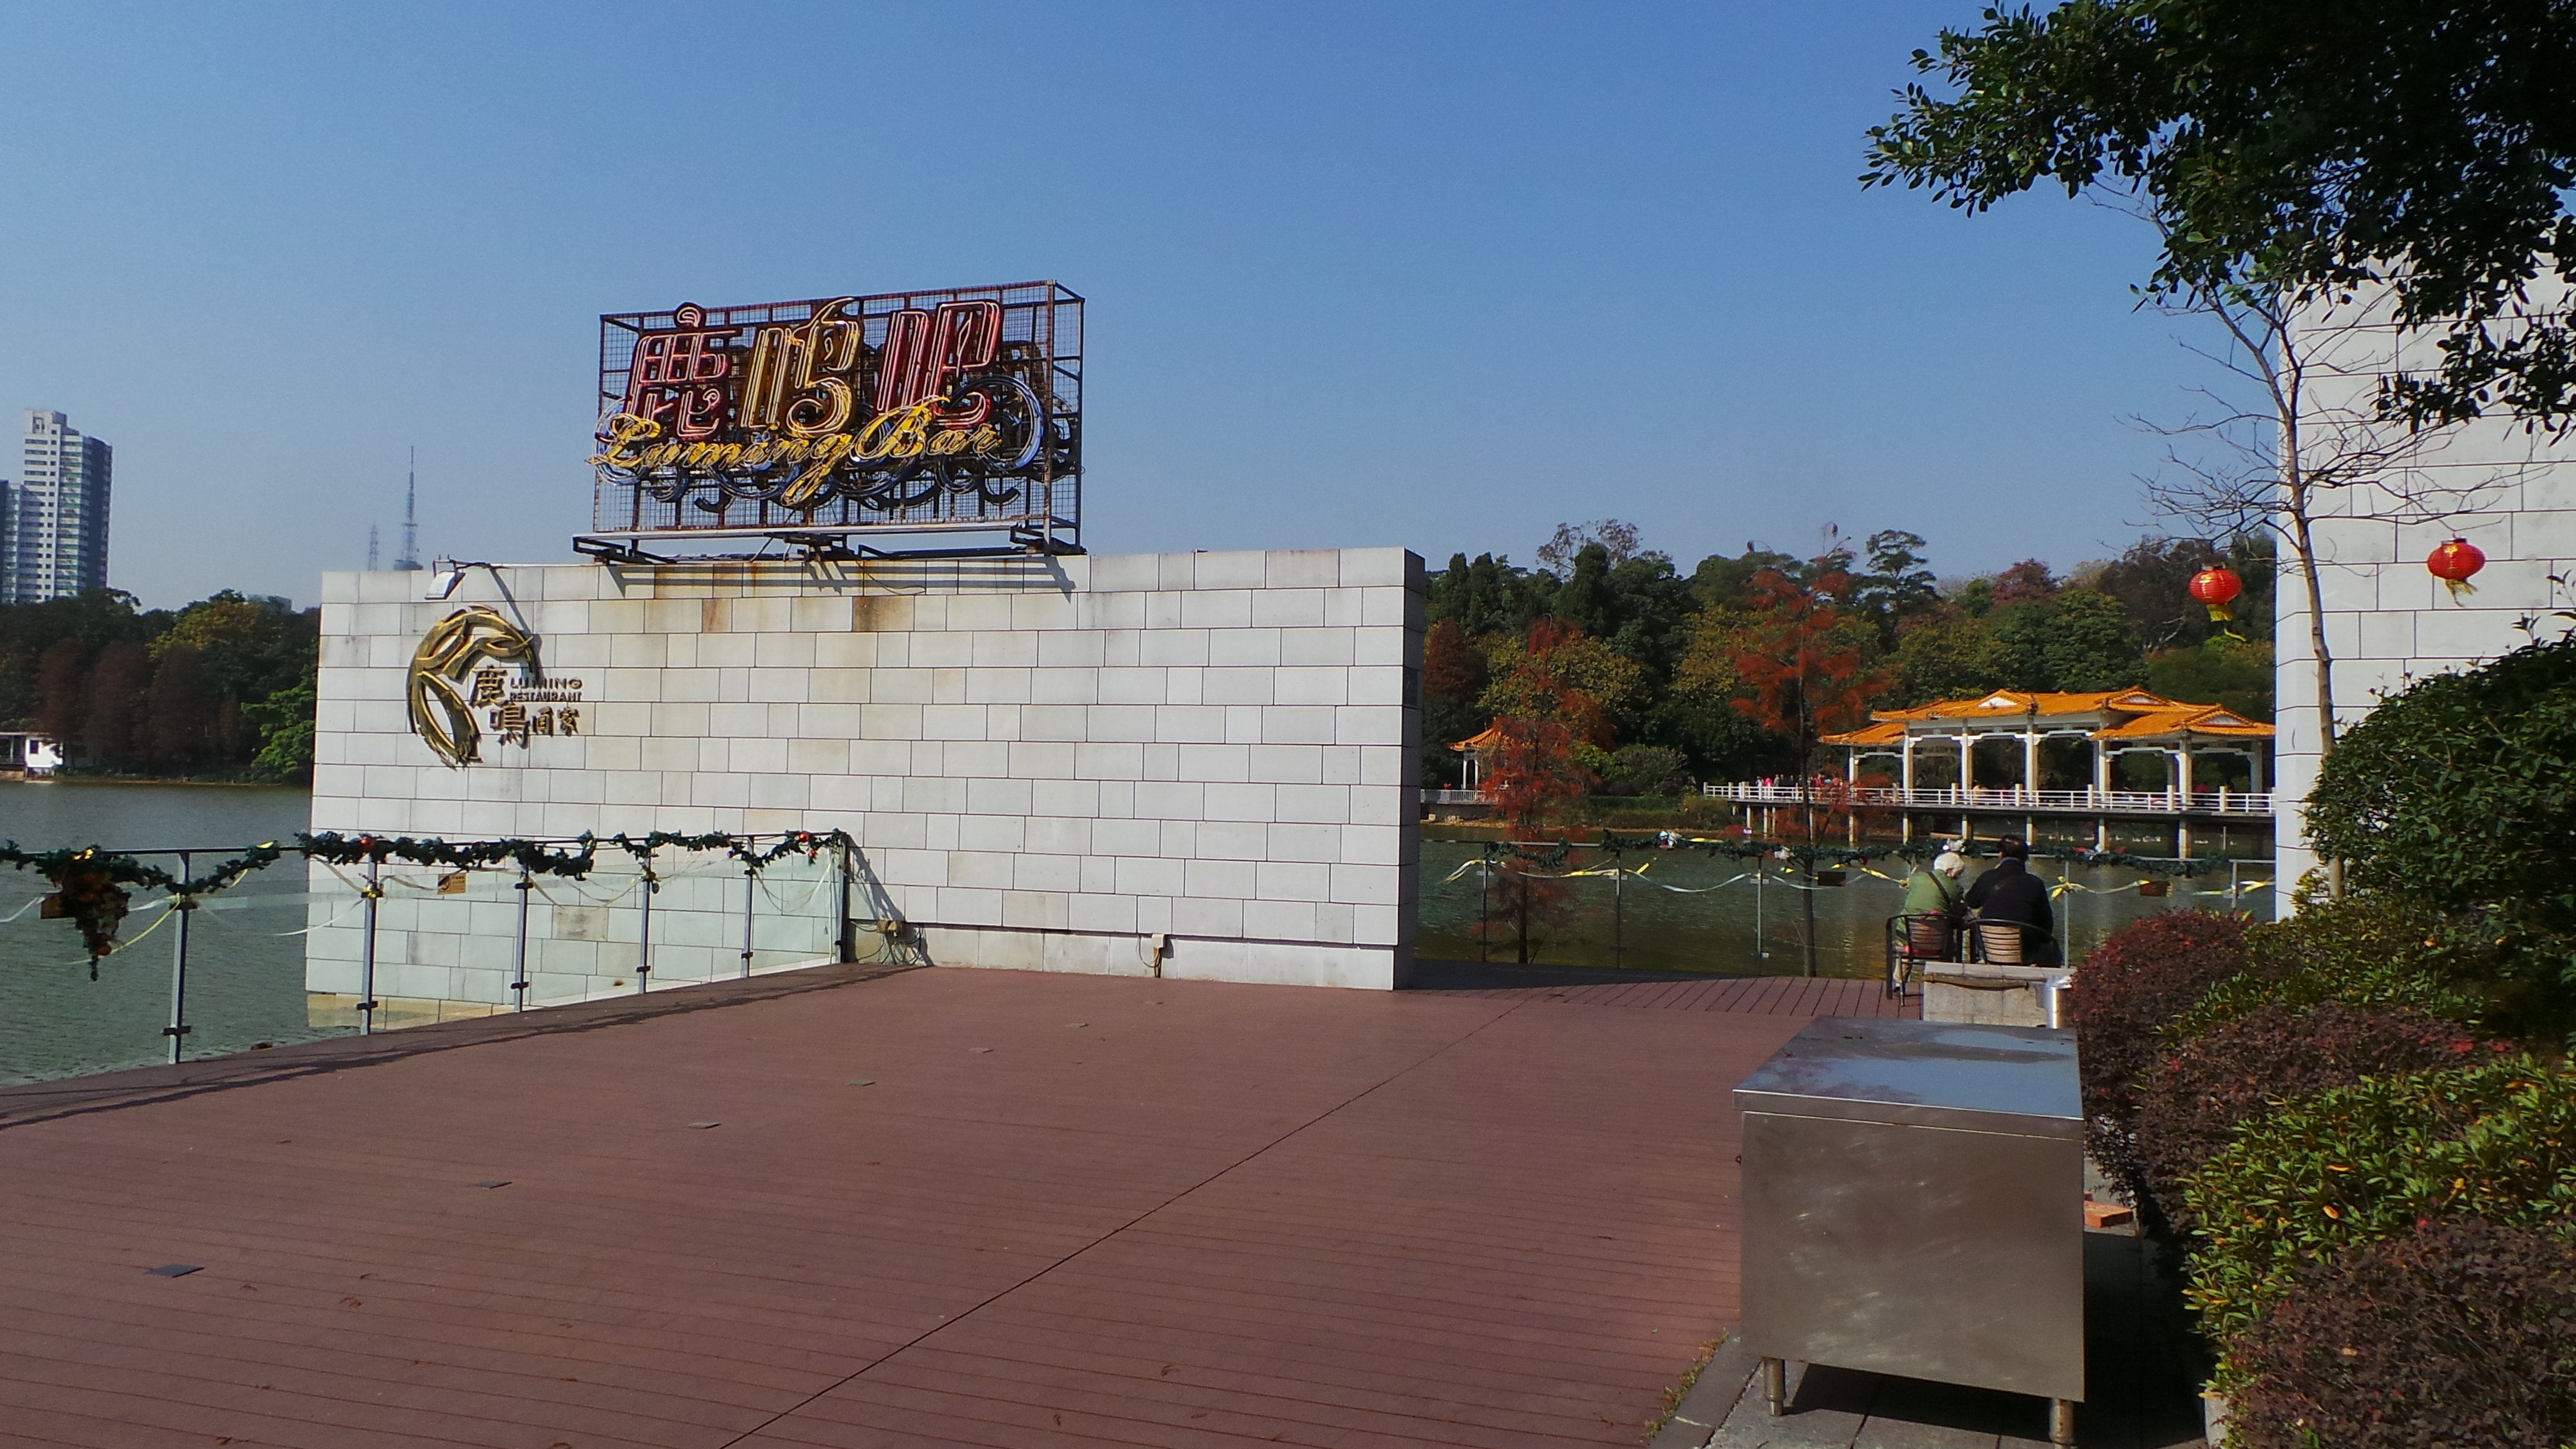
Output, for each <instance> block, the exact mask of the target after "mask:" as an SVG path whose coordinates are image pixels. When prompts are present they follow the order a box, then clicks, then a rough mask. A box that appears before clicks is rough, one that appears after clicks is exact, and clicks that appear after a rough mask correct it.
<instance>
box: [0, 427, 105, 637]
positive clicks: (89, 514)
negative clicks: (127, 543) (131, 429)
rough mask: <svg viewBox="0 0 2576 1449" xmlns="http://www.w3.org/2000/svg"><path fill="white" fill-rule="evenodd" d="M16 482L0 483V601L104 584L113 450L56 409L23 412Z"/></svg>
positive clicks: (27, 601)
mask: <svg viewBox="0 0 2576 1449" xmlns="http://www.w3.org/2000/svg"><path fill="white" fill-rule="evenodd" d="M21 441H22V442H23V444H24V454H23V458H24V462H23V465H22V468H21V471H20V474H19V478H18V481H17V482H16V483H14V484H11V483H5V482H0V603H6V604H33V603H40V602H42V601H44V600H46V599H58V598H62V597H65V596H67V595H71V594H77V593H79V592H81V591H82V590H84V589H103V588H106V587H107V492H108V480H109V478H110V476H111V474H112V473H113V471H114V459H115V450H114V449H112V448H110V447H109V446H108V445H107V444H105V443H103V442H101V441H99V440H98V439H96V438H87V437H83V436H81V434H80V432H79V431H78V430H76V429H75V428H73V427H72V425H71V422H70V420H69V419H67V418H65V417H64V416H63V415H62V414H61V413H57V412H47V411H45V410H44V409H42V408H37V409H34V410H31V411H30V412H29V413H28V414H27V427H26V431H25V433H24V434H23V435H22V439H21Z"/></svg>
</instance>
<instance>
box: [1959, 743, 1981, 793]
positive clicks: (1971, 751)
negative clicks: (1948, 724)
mask: <svg viewBox="0 0 2576 1449" xmlns="http://www.w3.org/2000/svg"><path fill="white" fill-rule="evenodd" d="M1976 783H1977V737H1976V736H1975V735H1972V734H1969V733H1968V732H1967V731H1965V730H1962V731H1960V732H1959V798H1960V799H1962V800H1965V799H1966V798H1968V791H1969V790H1971V789H1973V788H1975V786H1976Z"/></svg>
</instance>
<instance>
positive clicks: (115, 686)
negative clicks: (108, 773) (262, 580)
mask: <svg viewBox="0 0 2576 1449" xmlns="http://www.w3.org/2000/svg"><path fill="white" fill-rule="evenodd" d="M320 617H321V616H320V613H319V611H317V610H311V609H307V610H304V611H301V612H298V611H297V610H296V609H295V608H294V606H293V605H291V604H289V603H288V602H287V601H286V600H284V599H277V598H257V597H250V596H246V595H243V594H239V593H236V592H233V591H231V590H225V591H224V592H222V593H218V594H216V595H214V596H213V597H211V598H207V599H202V600H200V601H198V602H197V603H194V604H190V605H189V606H188V607H186V608H185V609H181V610H179V611H177V612H176V613H172V612H169V611H166V610H144V609H142V608H140V607H138V606H137V604H136V601H135V599H134V596H133V595H131V594H125V593H120V592H117V591H114V590H104V589H103V590H94V591H92V592H90V593H86V594H82V595H79V596H77V597H74V598H63V599H50V600H47V601H46V602H44V603H40V604H15V605H5V606H0V725H5V726H9V727H14V728H32V729H36V730H41V731H43V732H45V733H47V734H50V735H53V736H54V737H56V738H57V739H61V740H65V741H67V742H72V743H74V744H76V745H77V746H78V747H79V748H80V751H81V753H80V754H79V756H78V757H77V759H78V763H79V764H80V766H81V767H83V768H93V769H107V770H117V771H126V772H133V773H149V774H160V775H208V776H217V777H231V776H240V775H244V774H249V775H254V776H256V777H259V778H269V779H303V778H306V777H308V776H309V774H310V769H311V766H310V760H311V755H312V723H311V721H312V704H311V699H312V688H313V675H314V668H315V664H316V661H317V658H318V651H319V629H320ZM299 690H300V691H302V699H303V701H304V702H303V704H302V705H301V706H300V710H301V713H300V715H299V714H297V713H296V710H295V709H294V708H290V709H288V710H286V711H285V712H284V713H282V714H281V713H279V712H277V711H273V710H272V711H261V710H260V709H259V707H260V706H261V705H262V704H263V703H264V702H265V701H267V700H269V699H270V698H271V697H273V696H276V695H279V694H280V693H293V692H295V691H299ZM272 729H274V730H280V731H284V732H285V736H284V737H281V738H279V739H278V740H277V741H276V743H277V744H278V749H277V750H276V751H270V750H269V746H270V744H271V743H272V739H271V733H270V732H271V730H272ZM299 741H300V743H299ZM263 758H267V759H269V760H272V761H276V762H288V761H297V760H300V761H302V762H303V763H302V764H300V765H296V766H293V767H292V768H283V767H279V768H273V767H272V766H271V765H269V764H260V763H258V762H259V761H260V760H261V759H263Z"/></svg>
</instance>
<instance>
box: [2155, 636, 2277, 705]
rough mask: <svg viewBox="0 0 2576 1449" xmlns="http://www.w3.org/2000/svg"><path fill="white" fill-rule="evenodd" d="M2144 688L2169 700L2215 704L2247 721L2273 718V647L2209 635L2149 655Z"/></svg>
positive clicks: (2263, 643) (2262, 642)
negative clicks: (2190, 644) (2188, 645)
mask: <svg viewBox="0 0 2576 1449" xmlns="http://www.w3.org/2000/svg"><path fill="white" fill-rule="evenodd" d="M2146 681H2147V688H2148V689H2149V690H2152V691H2153V692H2155V693H2157V694H2161V695H2163V696H2164V697H2165V698H2167V699H2187V700H2190V701H2191V702H2193V703H2194V704H2208V703H2213V702H2214V703H2217V704H2223V705H2225V706H2227V707H2228V708H2229V709H2232V710H2234V711H2236V712H2237V713H2238V714H2240V715H2243V716H2244V717H2245V718H2247V719H2253V720H2263V721H2266V722H2268V721H2269V720H2270V719H2271V718H2272V645H2271V641H2269V640H2258V641H2253V642H2248V643H2242V644H2240V643H2237V642H2236V641H2235V640H2232V639H2212V640H2210V641H2209V642H2208V643H2206V644H2200V645H2196V646H2193V647H2191V648H2184V649H2159V650H2157V651H2156V652H2155V653H2153V654H2150V655H2148V656H2147V662H2146Z"/></svg>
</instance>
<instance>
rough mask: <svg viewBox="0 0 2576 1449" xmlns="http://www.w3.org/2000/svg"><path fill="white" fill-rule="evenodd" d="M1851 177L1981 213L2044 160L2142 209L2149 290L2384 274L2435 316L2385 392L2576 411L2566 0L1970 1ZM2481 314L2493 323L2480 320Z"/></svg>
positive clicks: (2415, 317)
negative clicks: (2151, 227) (2147, 233)
mask: <svg viewBox="0 0 2576 1449" xmlns="http://www.w3.org/2000/svg"><path fill="white" fill-rule="evenodd" d="M1914 65H1915V68H1916V70H1917V71H1918V72H1921V73H1922V74H1925V75H1927V76H1932V77H1935V78H1936V82H1935V83H1936V84H1938V85H1939V86H1940V87H1941V91H1940V93H1939V94H1935V93H1934V92H1933V91H1932V90H1930V89H1927V88H1926V87H1924V86H1922V85H1919V84H1918V85H1913V86H1909V87H1907V89H1906V92H1905V104H1904V109H1903V110H1902V111H1900V112H1899V113H1898V114H1897V115H1896V117H1895V118H1894V119H1893V120H1891V121H1890V122H1889V123H1888V124H1886V125H1884V126H1880V127H1876V128H1874V129H1873V130H1872V131H1871V132H1870V149H1869V158H1868V170H1867V173H1866V174H1865V175H1864V176H1863V178H1862V180H1863V183H1864V184H1869V185H1894V184H1898V183H1902V184H1904V185H1906V186H1908V187H1928V188H1930V189H1931V190H1932V191H1933V193H1934V194H1935V195H1937V196H1939V197H1941V198H1942V199H1944V200H1946V201H1947V202H1948V203H1949V204H1950V205H1952V206H1953V207H1957V208H1960V209H1962V210H1966V211H1971V212H1974V211H1982V210H1984V209H1985V208H1987V207H1990V206H1992V205H1994V204H1996V203H1997V202H1999V201H2001V200H2003V199H2004V198H2005V197H2008V196H2012V195H2015V194H2017V193H2020V192H2022V191H2026V190H2029V189H2031V188H2033V187H2035V186H2037V185H2039V184H2041V183H2042V182H2049V183H2053V184H2055V185H2058V186H2062V187H2064V188H2065V190H2066V191H2067V193H2068V194H2069V195H2070V196H2073V195H2081V194H2083V193H2085V192H2087V191H2099V192H2103V193H2108V194H2110V195H2112V196H2115V197H2117V198H2119V199H2120V200H2121V201H2122V202H2123V203H2125V204H2128V205H2132V206H2136V207H2139V208H2142V209H2144V210H2145V211H2147V212H2148V213H2149V214H2150V215H2151V216H2152V217H2153V219H2154V220H2155V221H2156V222H2157V224H2158V230H2159V232H2160V233H2161V235H2162V237H2163V249H2162V252H2161V254H2160V256H2159V257H2158V264H2157V266H2156V269H2155V271H2154V272H2153V274H2152V275H2151V276H2150V277H2149V278H2148V279H2147V284H2148V286H2149V287H2150V288H2151V289H2153V290H2157V291H2161V292H2177V291H2190V290H2194V289H2203V288H2209V287H2214V286H2227V285H2247V284H2250V285H2259V286H2267V287H2276V288H2282V289H2286V290H2288V291H2289V292H2291V293H2292V294H2294V295H2295V294H2298V293H2302V292H2319V293H2333V292H2345V291H2349V290H2351V289H2353V288H2355V287H2358V286H2362V285H2367V284H2374V283H2383V282H2384V283H2386V284H2388V285H2389V286H2390V287H2391V288H2392V289H2393V292H2394V295H2395V297H2396V301H2397V304H2398V307H2399V312H2400V316H2401V319H2402V320H2405V321H2407V322H2410V323H2414V324H2418V325H2424V326H2428V327H2432V328H2435V329H2438V330H2439V331H2441V332H2442V333H2443V334H2444V335H2443V337H2442V345H2441V348H2440V350H2439V353H2438V356H2439V357H2440V359H2441V360H2440V362H2439V364H2438V365H2437V366H2436V367H2435V368H2434V370H2433V371H2432V372H2431V373H2429V374H2426V375H2420V376H2416V377H2412V378H2408V379H2404V380H2402V381H2401V383H2400V384H2399V385H2398V386H2397V387H2396V388H2394V389H2393V390H2392V391H2391V393H2390V394H2389V396H2388V399H2387V401H2388V402H2389V404H2390V406H2391V407H2392V408H2394V409H2396V410H2400V411H2403V412H2406V413H2408V414H2410V415H2411V416H2413V417H2415V418H2416V419H2418V420H2442V419H2446V418H2456V417H2474V416H2478V415H2480V414H2482V413H2484V412H2486V411H2488V410H2490V409H2493V408H2497V407H2502V408H2505V409H2508V410H2510V411H2513V412H2515V413H2520V414H2524V415H2530V416H2538V417H2547V418H2565V417H2567V416H2569V415H2570V414H2571V413H2576V335H2572V334H2571V330H2570V324H2571V321H2576V314H2571V312H2570V310H2569V309H2570V303H2569V302H2568V301H2567V300H2566V297H2565V296H2564V295H2563V294H2562V292H2561V289H2558V288H2554V287H2539V288H2529V287H2526V285H2525V284H2526V283H2528V282H2530V281H2532V280H2533V279H2534V278H2535V277H2550V278H2552V279H2553V280H2558V281H2565V280H2571V279H2576V217H2571V215H2570V213H2569V210H2568V207H2567V198H2568V196H2569V195H2570V191H2571V187H2576V85H2571V82H2570V77H2571V76H2576V12H2571V10H2570V9H2569V7H2567V6H2565V5H2560V4H2536V3H2527V0H2471V3H2449V4H2421V3H2415V0H2336V3H2305V4H2273V5H2244V4H2238V3H2231V0H2071V3H2065V4H2060V5H2057V6H2055V7H2054V8H2052V9H2050V10H2048V11H2047V12H2045V13H2034V12H2033V11H2031V10H2028V9H2016V10H2006V9H2002V8H2000V7H1998V8H1990V9H1988V10H1987V11H1986V12H1985V14H1984V17H1983V23H1982V24H1981V25H1980V26H1979V27H1978V28H1976V29H1974V30H1964V31H1954V30H1945V31H1943V32H1941V34H1940V37H1939V39H1938V41H1937V42H1936V46H1935V49H1934V50H1932V51H1930V52H1925V51H1917V52H1915V55H1914ZM2499 323H2501V324H2504V325H2501V326H2499V325H2496V324H2499Z"/></svg>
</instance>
